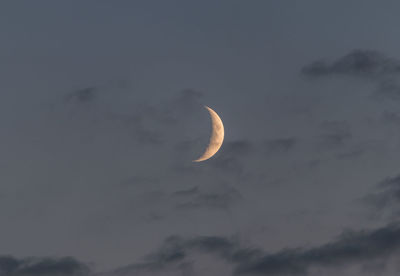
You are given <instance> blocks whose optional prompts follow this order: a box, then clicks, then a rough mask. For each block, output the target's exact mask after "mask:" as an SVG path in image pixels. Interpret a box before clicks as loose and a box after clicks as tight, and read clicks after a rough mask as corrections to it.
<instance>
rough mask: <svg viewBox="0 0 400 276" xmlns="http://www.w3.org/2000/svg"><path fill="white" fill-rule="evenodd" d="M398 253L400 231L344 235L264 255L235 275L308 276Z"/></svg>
mask: <svg viewBox="0 0 400 276" xmlns="http://www.w3.org/2000/svg"><path fill="white" fill-rule="evenodd" d="M399 249H400V227H399V225H397V224H392V225H388V226H385V227H382V228H378V229H376V230H372V231H367V230H363V231H348V232H344V233H343V234H342V235H340V236H339V237H338V239H337V240H335V241H333V242H330V243H327V244H325V245H322V246H319V247H315V248H310V249H286V250H283V251H281V252H278V253H275V254H266V255H265V256H263V257H261V258H257V259H255V260H252V261H250V262H242V263H239V265H238V266H237V268H236V274H238V275H246V274H250V275H287V274H289V275H307V271H308V270H309V269H310V268H311V267H312V266H318V267H322V268H332V267H335V268H337V267H340V266H346V265H350V264H355V263H356V264H357V263H364V262H367V261H372V260H375V259H382V258H387V257H389V256H390V255H392V254H394V253H396V252H398V251H399Z"/></svg>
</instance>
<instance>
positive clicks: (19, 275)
mask: <svg viewBox="0 0 400 276" xmlns="http://www.w3.org/2000/svg"><path fill="white" fill-rule="evenodd" d="M0 275H1V276H89V275H92V273H91V270H90V268H89V266H88V265H86V264H84V263H81V262H79V261H77V260H76V259H74V258H71V257H65V258H58V259H57V258H23V259H20V258H16V257H12V256H1V257H0Z"/></svg>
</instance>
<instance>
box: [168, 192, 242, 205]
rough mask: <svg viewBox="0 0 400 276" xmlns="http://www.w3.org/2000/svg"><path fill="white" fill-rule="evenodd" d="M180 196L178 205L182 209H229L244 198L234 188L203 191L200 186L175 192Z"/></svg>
mask: <svg viewBox="0 0 400 276" xmlns="http://www.w3.org/2000/svg"><path fill="white" fill-rule="evenodd" d="M174 195H175V196H177V197H178V198H179V201H180V202H179V203H178V204H177V205H176V207H177V208H178V209H180V210H190V209H198V208H209V209H224V210H226V209H228V208H229V207H231V206H232V205H233V204H234V203H236V202H237V201H239V200H241V199H242V196H241V194H240V193H239V192H238V191H237V190H235V189H233V188H229V189H224V190H222V191H212V192H202V191H201V190H200V189H198V187H194V188H192V189H189V190H182V191H178V192H175V193H174Z"/></svg>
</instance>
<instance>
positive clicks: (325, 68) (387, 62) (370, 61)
mask: <svg viewBox="0 0 400 276" xmlns="http://www.w3.org/2000/svg"><path fill="white" fill-rule="evenodd" d="M301 72H302V73H303V74H304V75H307V76H311V77H323V76H329V75H338V76H339V75H342V76H345V75H347V76H357V77H363V78H381V77H384V76H390V75H395V74H399V73H400V61H398V60H397V59H393V58H388V57H386V56H385V55H383V54H382V53H380V52H378V51H373V50H363V49H357V50H353V51H351V52H350V53H348V54H346V55H344V56H342V57H340V58H338V59H336V60H334V61H333V62H326V61H324V60H317V61H315V62H313V63H311V64H309V65H307V66H305V67H303V68H302V70H301Z"/></svg>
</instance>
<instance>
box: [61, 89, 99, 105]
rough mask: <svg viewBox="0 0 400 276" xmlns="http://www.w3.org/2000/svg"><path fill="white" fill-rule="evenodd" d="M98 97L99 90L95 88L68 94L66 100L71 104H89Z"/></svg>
mask: <svg viewBox="0 0 400 276" xmlns="http://www.w3.org/2000/svg"><path fill="white" fill-rule="evenodd" d="M96 97H97V89H96V88H95V87H86V88H83V89H79V90H76V91H74V92H72V93H69V94H67V95H66V97H65V100H66V101H67V102H71V103H72V102H75V103H89V102H92V101H94V100H95V99H96Z"/></svg>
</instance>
